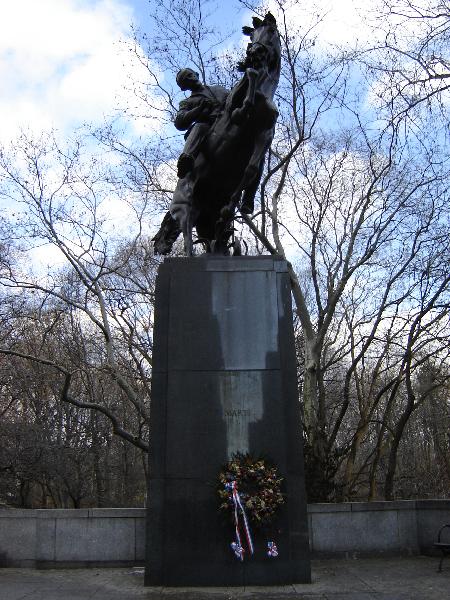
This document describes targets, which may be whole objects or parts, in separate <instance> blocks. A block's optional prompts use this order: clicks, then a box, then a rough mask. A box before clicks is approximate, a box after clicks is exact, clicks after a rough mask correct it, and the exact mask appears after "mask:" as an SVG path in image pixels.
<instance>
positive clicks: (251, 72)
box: [231, 68, 258, 125]
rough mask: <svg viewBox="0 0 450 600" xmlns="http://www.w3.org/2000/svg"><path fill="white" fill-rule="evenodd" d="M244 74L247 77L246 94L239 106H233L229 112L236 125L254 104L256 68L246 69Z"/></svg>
mask: <svg viewBox="0 0 450 600" xmlns="http://www.w3.org/2000/svg"><path fill="white" fill-rule="evenodd" d="M245 75H246V77H247V79H248V88H247V94H246V95H245V98H244V102H243V104H242V106H241V107H240V108H235V109H234V110H233V112H232V114H231V121H232V122H233V123H235V124H236V125H239V124H240V123H242V121H243V120H244V119H245V117H247V116H248V113H249V110H250V108H251V107H252V106H254V104H255V93H256V80H257V79H258V71H257V70H256V69H251V68H249V69H247V70H246V71H245Z"/></svg>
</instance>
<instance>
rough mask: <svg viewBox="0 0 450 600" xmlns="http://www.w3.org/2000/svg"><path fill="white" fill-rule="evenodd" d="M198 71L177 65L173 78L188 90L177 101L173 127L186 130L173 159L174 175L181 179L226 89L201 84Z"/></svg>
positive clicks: (185, 173) (214, 117)
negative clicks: (180, 147)
mask: <svg viewBox="0 0 450 600" xmlns="http://www.w3.org/2000/svg"><path fill="white" fill-rule="evenodd" d="M198 77H199V76H198V73H196V72H195V71H193V70H192V69H181V71H179V72H178V74H177V77H176V80H177V84H178V86H179V87H180V89H181V90H183V91H186V90H190V91H191V92H192V93H191V95H190V96H189V98H186V99H185V100H182V101H181V102H180V108H179V110H178V113H177V116H176V118H175V127H176V128H177V129H178V130H180V131H185V130H187V132H186V134H185V136H184V138H185V140H186V143H185V145H184V148H183V153H182V154H181V155H180V158H179V159H178V163H177V170H178V177H179V178H180V179H182V178H183V177H185V176H186V175H187V174H188V173H189V171H191V169H192V168H193V166H194V162H195V158H196V156H197V154H198V151H199V149H200V145H201V143H202V142H203V140H204V139H205V136H206V134H207V132H208V131H209V129H210V127H211V125H212V124H213V123H214V121H215V120H216V119H217V117H219V116H220V115H221V113H222V110H223V107H224V104H225V100H226V97H227V96H228V91H227V90H226V89H225V88H224V87H222V86H220V85H203V84H202V83H201V82H200V80H199V78H198Z"/></svg>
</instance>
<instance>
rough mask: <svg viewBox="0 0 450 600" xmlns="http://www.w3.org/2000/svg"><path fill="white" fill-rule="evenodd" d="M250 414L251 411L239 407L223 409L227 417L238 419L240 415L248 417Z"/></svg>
mask: <svg viewBox="0 0 450 600" xmlns="http://www.w3.org/2000/svg"><path fill="white" fill-rule="evenodd" d="M251 414H252V412H251V411H250V410H246V409H240V408H238V409H235V410H226V411H225V417H228V418H229V419H239V418H240V417H245V418H248V417H250V416H251Z"/></svg>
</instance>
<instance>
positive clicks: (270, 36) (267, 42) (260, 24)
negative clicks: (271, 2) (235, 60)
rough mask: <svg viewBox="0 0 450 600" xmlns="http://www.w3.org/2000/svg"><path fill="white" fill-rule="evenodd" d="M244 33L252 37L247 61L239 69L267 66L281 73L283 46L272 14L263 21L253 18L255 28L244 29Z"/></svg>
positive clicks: (268, 14)
mask: <svg viewBox="0 0 450 600" xmlns="http://www.w3.org/2000/svg"><path fill="white" fill-rule="evenodd" d="M242 31H243V33H244V34H245V35H248V36H250V40H251V41H250V44H249V45H248V46H247V54H246V57H245V61H244V62H243V63H240V64H239V69H240V70H241V71H245V69H247V68H248V67H252V68H254V69H260V68H261V67H262V66H264V65H266V66H267V69H268V70H269V71H272V72H277V71H279V68H280V56H281V44H280V34H279V33H278V29H277V22H276V20H275V17H274V16H273V15H272V14H271V13H270V12H268V13H267V14H266V16H265V17H264V19H263V20H261V19H258V18H257V17H253V27H243V28H242Z"/></svg>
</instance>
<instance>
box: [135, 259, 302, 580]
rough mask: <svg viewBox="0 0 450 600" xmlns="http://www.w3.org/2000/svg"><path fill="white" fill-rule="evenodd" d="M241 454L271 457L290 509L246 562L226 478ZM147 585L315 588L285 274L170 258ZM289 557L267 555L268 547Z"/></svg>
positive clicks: (155, 404)
mask: <svg viewBox="0 0 450 600" xmlns="http://www.w3.org/2000/svg"><path fill="white" fill-rule="evenodd" d="M236 452H242V453H247V452H249V453H250V454H251V455H253V456H254V457H259V456H262V457H266V458H267V459H269V460H270V461H271V462H273V463H274V464H275V465H276V466H277V468H278V470H279V472H280V474H281V475H282V476H283V477H284V478H285V479H284V483H283V493H284V494H285V496H286V502H285V504H284V505H283V507H282V508H281V509H280V512H279V515H278V516H277V518H276V521H275V523H274V525H273V527H271V529H270V530H268V531H258V530H256V529H253V530H252V533H253V537H254V543H255V553H254V555H253V556H249V554H248V553H247V554H246V555H245V560H244V562H240V561H239V560H237V559H236V557H235V556H234V554H233V552H232V551H231V549H230V542H231V541H233V537H234V532H233V527H232V524H231V523H230V522H229V520H227V519H226V518H225V517H224V516H223V515H222V514H219V511H218V500H217V494H216V486H217V477H218V473H219V471H220V469H221V467H222V466H223V465H224V464H225V463H226V462H227V461H228V460H229V459H230V458H231V457H232V456H233V454H235V453H236ZM147 527H148V529H147V556H146V574H145V583H146V585H151V586H160V585H163V586H203V585H204V586H231V585H232V586H241V585H283V584H289V583H300V582H302V583H307V582H309V581H310V562H309V543H308V528H307V516H306V498H305V491H304V477H303V455H302V442H301V421H300V412H299V402H298V393H297V377H296V358H295V350H294V338H293V330H292V309H291V294H290V284H289V277H288V273H287V268H286V263H285V262H284V261H283V260H281V259H278V258H276V257H275V258H274V257H233V258H228V257H211V256H210V257H196V258H170V259H166V260H165V262H164V264H163V265H161V267H160V270H159V274H158V280H157V286H156V311H155V329H154V351H153V383H152V405H151V437H150V484H149V495H148V517H147ZM269 539H270V540H274V541H275V542H276V544H277V547H278V550H279V556H278V557H277V558H270V557H268V556H267V553H266V544H267V541H268V540H269Z"/></svg>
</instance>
